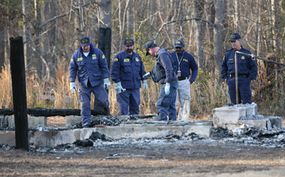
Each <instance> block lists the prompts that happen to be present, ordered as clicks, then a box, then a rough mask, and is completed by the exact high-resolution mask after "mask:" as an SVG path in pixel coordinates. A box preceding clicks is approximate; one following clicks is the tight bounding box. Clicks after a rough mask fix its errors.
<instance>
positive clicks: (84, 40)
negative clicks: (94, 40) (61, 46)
mask: <svg viewBox="0 0 285 177" xmlns="http://www.w3.org/2000/svg"><path fill="white" fill-rule="evenodd" d="M90 43H91V40H90V38H89V37H87V36H84V37H82V38H80V45H81V46H84V45H90Z"/></svg>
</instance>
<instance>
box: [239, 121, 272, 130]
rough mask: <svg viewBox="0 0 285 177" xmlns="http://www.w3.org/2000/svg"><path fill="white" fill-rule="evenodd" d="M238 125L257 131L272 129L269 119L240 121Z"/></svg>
mask: <svg viewBox="0 0 285 177" xmlns="http://www.w3.org/2000/svg"><path fill="white" fill-rule="evenodd" d="M239 123H241V124H245V125H246V127H254V128H258V129H268V128H269V129H271V127H272V126H271V122H270V121H269V119H258V120H240V121H239Z"/></svg>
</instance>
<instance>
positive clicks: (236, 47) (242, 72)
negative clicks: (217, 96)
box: [221, 33, 257, 104]
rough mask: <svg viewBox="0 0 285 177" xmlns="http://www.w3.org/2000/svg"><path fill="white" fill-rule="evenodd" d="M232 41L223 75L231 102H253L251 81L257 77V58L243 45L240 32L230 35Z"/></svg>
mask: <svg viewBox="0 0 285 177" xmlns="http://www.w3.org/2000/svg"><path fill="white" fill-rule="evenodd" d="M230 42H231V46H232V48H231V49H229V50H227V51H226V53H225V56H224V59H223V63H222V69H221V77H222V79H223V80H227V84H228V92H229V95H230V100H231V104H240V103H242V104H246V103H251V88H250V83H251V80H255V79H256V77H257V63H256V60H255V58H254V57H253V55H252V54H251V52H250V51H249V50H247V49H245V48H243V46H242V45H241V36H240V34H239V33H233V34H232V35H231V36H230ZM235 57H236V58H235ZM235 60H236V61H237V62H235ZM235 64H236V67H235ZM236 78H237V79H236ZM236 83H237V88H236ZM236 91H237V92H236ZM236 94H238V95H236Z"/></svg>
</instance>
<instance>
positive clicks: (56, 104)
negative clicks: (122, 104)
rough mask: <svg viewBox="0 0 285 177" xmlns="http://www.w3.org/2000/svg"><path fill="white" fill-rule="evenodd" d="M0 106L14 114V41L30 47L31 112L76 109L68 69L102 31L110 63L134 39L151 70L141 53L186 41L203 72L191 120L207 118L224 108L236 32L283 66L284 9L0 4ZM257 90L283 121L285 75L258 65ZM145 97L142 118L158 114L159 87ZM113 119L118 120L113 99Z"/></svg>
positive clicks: (69, 0)
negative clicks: (226, 68) (151, 44)
mask: <svg viewBox="0 0 285 177" xmlns="http://www.w3.org/2000/svg"><path fill="white" fill-rule="evenodd" d="M0 15H1V18H0V22H1V26H0V46H1V47H0V66H1V74H0V81H1V85H0V106H1V107H2V108H11V107H12V101H11V100H12V99H11V83H10V71H9V66H8V63H9V38H10V37H13V36H18V35H21V36H23V37H24V41H25V51H26V52H25V54H26V56H25V58H26V76H27V82H26V83H27V96H28V106H29V107H51V108H75V107H79V105H78V97H77V95H71V94H70V93H69V88H68V84H69V82H68V63H69V60H70V57H71V54H72V53H73V51H74V50H75V49H76V48H77V47H78V38H79V37H80V36H81V35H88V36H91V37H92V38H93V39H94V41H93V42H95V43H96V44H97V42H98V40H97V39H98V29H99V27H111V28H112V55H114V54H115V53H116V52H118V51H119V50H122V40H123V39H124V38H125V37H132V38H134V39H135V41H136V48H137V51H138V52H139V53H140V54H141V56H142V57H143V60H144V62H145V65H146V70H148V71H149V70H150V68H151V66H152V64H153V63H152V61H151V60H150V59H149V58H147V57H145V56H144V53H143V50H142V46H143V44H144V43H145V42H146V41H147V40H148V39H155V40H156V41H157V42H158V43H160V44H161V45H162V46H163V47H166V48H168V49H170V50H171V49H172V44H173V42H174V40H175V39H176V38H184V41H185V42H186V44H187V45H186V50H188V51H190V52H191V53H192V54H193V55H194V56H195V58H196V61H197V63H198V64H199V67H200V70H199V78H198V80H197V82H196V83H195V84H193V85H192V90H191V92H192V93H191V95H192V104H191V109H192V110H193V114H207V113H210V112H211V110H212V108H214V107H215V106H221V105H223V104H226V103H227V88H226V85H225V84H224V83H220V81H219V69H220V64H221V61H222V58H223V54H224V52H225V51H226V49H227V48H229V47H230V44H229V42H228V38H229V35H230V34H231V33H232V32H235V31H237V32H240V33H241V35H242V37H243V45H244V47H246V48H249V49H250V50H251V51H252V52H253V53H254V54H256V55H257V56H260V57H261V58H262V59H268V60H273V61H277V62H281V63H285V61H284V54H285V53H284V52H285V36H284V35H285V2H284V1H282V0H136V1H135V0H113V1H112V0H2V1H1V2H0ZM258 67H259V76H258V79H257V81H254V83H253V87H254V88H253V90H254V101H255V102H256V103H257V104H258V105H259V109H260V110H259V111H260V112H261V113H263V114H282V115H285V107H284V105H285V104H284V102H285V99H284V96H285V93H284V84H285V83H284V67H282V66H278V65H275V64H271V63H265V62H264V61H261V60H258ZM149 84H150V85H151V87H150V89H149V90H148V91H143V90H142V92H143V94H141V96H142V108H141V111H142V113H153V112H155V110H154V106H153V105H154V104H155V100H156V95H157V89H158V88H157V86H156V85H154V84H153V83H152V82H151V81H149ZM109 96H110V101H111V110H112V113H114V114H115V113H116V112H117V106H116V99H115V93H114V91H113V89H111V91H110V94H109Z"/></svg>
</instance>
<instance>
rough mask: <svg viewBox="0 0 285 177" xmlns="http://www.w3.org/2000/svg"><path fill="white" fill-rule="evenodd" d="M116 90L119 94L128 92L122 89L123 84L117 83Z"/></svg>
mask: <svg viewBox="0 0 285 177" xmlns="http://www.w3.org/2000/svg"><path fill="white" fill-rule="evenodd" d="M115 90H116V92H117V94H119V93H121V92H124V91H126V89H125V88H123V87H122V84H121V82H117V83H115Z"/></svg>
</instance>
